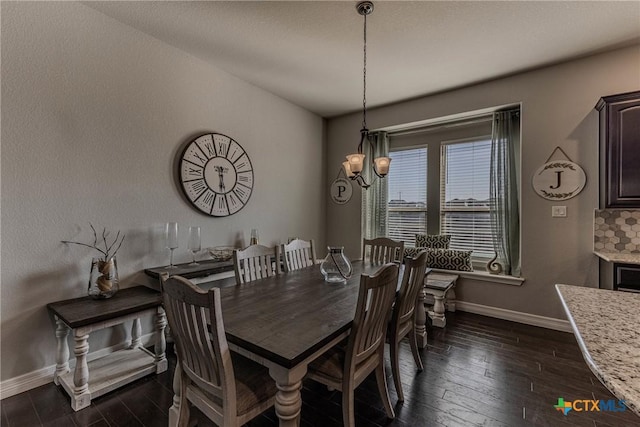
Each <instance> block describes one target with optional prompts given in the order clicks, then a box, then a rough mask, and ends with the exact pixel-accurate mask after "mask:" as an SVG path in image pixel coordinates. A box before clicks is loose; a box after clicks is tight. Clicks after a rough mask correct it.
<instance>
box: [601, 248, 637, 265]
mask: <svg viewBox="0 0 640 427" xmlns="http://www.w3.org/2000/svg"><path fill="white" fill-rule="evenodd" d="M593 253H594V254H596V255H598V256H599V257H600V258H602V259H603V260H605V261H609V262H618V263H622V264H640V253H623V252H607V251H597V250H594V251H593Z"/></svg>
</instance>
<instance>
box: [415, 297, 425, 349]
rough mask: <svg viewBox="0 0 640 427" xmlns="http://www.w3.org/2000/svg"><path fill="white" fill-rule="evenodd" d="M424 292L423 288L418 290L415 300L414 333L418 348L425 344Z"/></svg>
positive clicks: (423, 346)
mask: <svg viewBox="0 0 640 427" xmlns="http://www.w3.org/2000/svg"><path fill="white" fill-rule="evenodd" d="M424 301H425V293H424V289H421V290H420V292H418V300H417V301H416V317H415V318H416V324H415V333H416V341H417V343H418V348H425V347H426V346H427V312H426V311H425V309H424Z"/></svg>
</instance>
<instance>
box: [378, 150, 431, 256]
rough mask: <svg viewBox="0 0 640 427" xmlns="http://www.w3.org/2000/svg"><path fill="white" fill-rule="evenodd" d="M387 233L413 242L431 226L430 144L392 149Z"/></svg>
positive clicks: (409, 242)
mask: <svg viewBox="0 0 640 427" xmlns="http://www.w3.org/2000/svg"><path fill="white" fill-rule="evenodd" d="M389 157H391V159H392V160H391V165H392V167H391V168H390V172H389V175H388V176H387V179H388V185H389V187H388V188H389V192H388V203H387V210H388V217H387V235H388V237H389V238H391V239H394V240H402V241H404V242H405V245H408V246H413V245H414V243H415V235H416V234H417V233H425V232H426V230H427V148H426V147H421V148H411V149H404V150H397V151H391V152H390V153H389Z"/></svg>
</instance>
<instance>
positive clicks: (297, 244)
mask: <svg viewBox="0 0 640 427" xmlns="http://www.w3.org/2000/svg"><path fill="white" fill-rule="evenodd" d="M282 258H283V264H284V271H293V270H299V269H301V268H304V267H309V266H311V265H314V264H315V263H316V250H315V248H314V245H313V240H309V241H305V240H300V239H295V240H292V241H291V242H289V243H287V244H283V245H282Z"/></svg>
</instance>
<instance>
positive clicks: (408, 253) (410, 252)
mask: <svg viewBox="0 0 640 427" xmlns="http://www.w3.org/2000/svg"><path fill="white" fill-rule="evenodd" d="M426 249H427V248H404V258H406V257H409V258H415V257H417V256H418V254H419V253H420V252H422V251H424V250H426Z"/></svg>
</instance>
